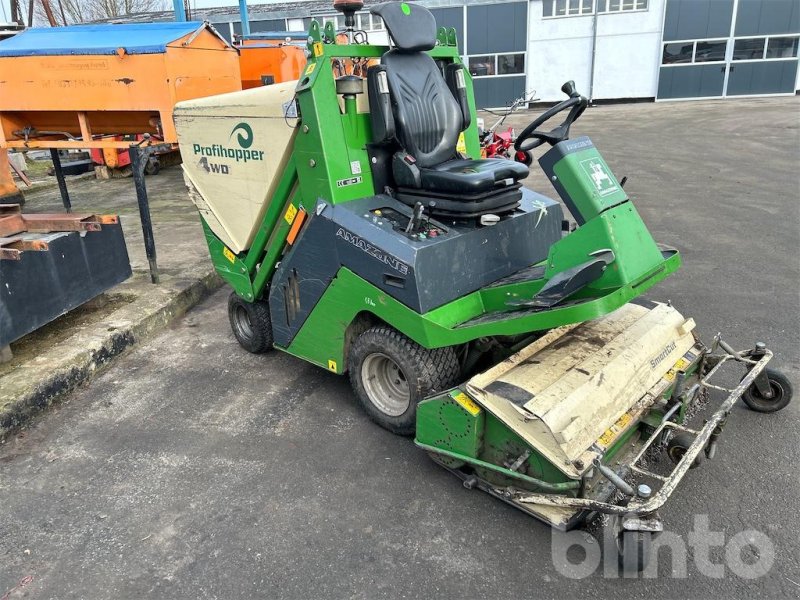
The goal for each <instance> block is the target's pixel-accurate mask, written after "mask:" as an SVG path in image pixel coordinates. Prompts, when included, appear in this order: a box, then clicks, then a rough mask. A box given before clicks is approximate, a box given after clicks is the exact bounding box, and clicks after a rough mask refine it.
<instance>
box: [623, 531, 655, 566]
mask: <svg viewBox="0 0 800 600" xmlns="http://www.w3.org/2000/svg"><path fill="white" fill-rule="evenodd" d="M652 541H653V534H652V533H650V532H648V531H621V532H620V533H619V534H618V535H617V553H618V558H619V566H620V568H621V569H622V572H623V573H638V572H640V571H643V570H644V569H645V567H647V564H648V563H649V562H650V547H651V544H652Z"/></svg>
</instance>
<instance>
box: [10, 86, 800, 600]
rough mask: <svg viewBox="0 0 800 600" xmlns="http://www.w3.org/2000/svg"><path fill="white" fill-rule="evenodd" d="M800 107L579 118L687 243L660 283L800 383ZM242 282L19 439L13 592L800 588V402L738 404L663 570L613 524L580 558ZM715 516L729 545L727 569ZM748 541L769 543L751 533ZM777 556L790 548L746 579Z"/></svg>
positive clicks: (129, 594) (748, 105) (696, 476)
mask: <svg viewBox="0 0 800 600" xmlns="http://www.w3.org/2000/svg"><path fill="white" fill-rule="evenodd" d="M799 109H800V103H799V102H798V100H797V99H796V98H788V99H786V98H783V99H756V100H740V101H728V102H693V103H670V104H656V105H653V104H649V105H629V106H611V107H600V108H595V109H592V110H590V111H587V113H586V115H585V116H584V117H583V118H582V119H581V121H579V122H578V124H577V125H576V126H575V127H574V129H573V135H578V134H584V133H585V134H589V135H590V136H591V137H592V138H593V139H594V141H595V143H596V145H597V146H598V147H599V148H600V150H601V152H603V154H604V156H605V157H606V159H607V161H608V162H609V164H610V165H611V167H612V169H614V171H615V172H616V173H617V175H618V176H619V177H621V176H622V175H628V177H629V182H628V184H627V186H626V190H627V191H628V192H629V194H630V195H631V196H632V197H633V199H634V201H635V203H636V205H637V207H638V208H639V210H640V212H641V213H642V215H643V217H644V219H645V221H646V222H647V223H648V225H649V226H650V228H651V230H652V232H653V233H654V235H655V236H656V238H657V239H658V240H659V241H661V242H664V243H666V244H670V245H674V246H677V247H678V248H679V249H680V250H681V252H682V253H683V256H684V262H685V264H684V266H683V267H682V269H681V270H680V271H679V272H678V273H677V274H675V275H674V276H672V277H671V278H670V279H669V280H667V281H666V282H664V283H662V284H660V285H659V286H657V287H656V288H654V289H653V290H652V291H651V293H650V294H649V297H650V298H652V299H659V300H667V299H670V300H672V302H673V304H674V305H675V306H676V307H677V308H679V309H680V310H682V312H684V314H686V315H691V316H693V317H694V318H695V319H696V321H697V323H698V326H699V330H700V332H701V333H702V334H703V335H705V336H706V337H708V336H709V335H713V334H714V333H716V332H717V331H724V332H726V335H727V338H728V339H729V340H730V341H731V342H732V343H733V344H734V345H736V346H740V347H743V346H749V345H750V344H751V343H752V342H754V341H755V340H764V341H766V342H767V343H768V344H769V346H770V347H771V348H772V349H773V350H774V351H775V352H776V359H775V364H776V365H778V364H780V365H781V367H782V368H783V369H784V371H785V372H786V373H787V374H788V375H789V377H790V378H791V379H792V381H793V382H795V386H796V387H800V337H799V333H800V326H799V323H798V320H799V319H800V259H798V246H800V202H799V200H800V174H799V173H800V169H798V166H800V165H799V164H798V162H799V159H800V129H798V125H799V124H800V110H799ZM530 118H531V115H516V116H515V117H514V122H515V124H516V123H518V124H524V123H525V122H526V121H527V120H528V119H530ZM529 183H530V184H531V185H532V186H533V187H534V188H535V189H537V190H539V191H544V192H548V193H549V190H548V189H547V188H546V187H545V186H546V183H545V182H544V181H543V179H542V178H541V177H539V176H534V177H532V178H531V180H530V182H529ZM187 202H188V199H187ZM226 298H227V292H226V291H224V290H222V291H220V292H217V293H216V294H214V295H213V296H211V297H210V298H208V299H207V300H206V301H204V302H203V303H201V304H200V305H199V306H197V307H196V308H195V309H193V310H192V311H191V312H189V313H188V314H187V315H186V316H185V317H184V318H183V319H182V320H180V321H178V322H176V323H175V324H174V325H173V326H172V328H171V329H168V330H165V331H163V332H162V333H161V334H159V335H157V336H155V337H153V338H151V339H150V340H149V341H147V342H145V343H143V344H141V345H139V346H136V347H134V348H133V349H132V350H131V351H129V352H128V353H127V354H126V355H125V356H123V357H122V358H120V359H119V360H117V361H116V362H115V363H114V364H113V365H112V366H111V367H110V368H108V369H107V370H106V371H105V372H103V373H102V374H100V375H99V376H98V377H97V378H96V379H95V380H94V381H92V382H91V383H90V384H89V385H88V386H86V387H84V388H83V389H80V390H78V391H77V392H75V393H73V394H72V395H71V396H70V397H69V398H68V399H67V400H66V401H64V402H63V403H62V404H60V405H59V406H57V407H55V408H53V409H52V410H51V411H49V412H48V413H47V414H45V415H42V416H41V417H39V418H38V419H36V420H35V421H34V422H33V423H32V424H31V425H30V426H29V427H28V428H26V429H25V430H22V431H20V432H18V433H17V434H15V435H13V436H11V437H9V438H8V439H6V440H5V442H4V443H3V444H2V445H0V597H2V596H1V595H2V594H3V593H5V592H6V591H7V590H11V592H10V594H9V597H10V598H22V597H25V598H92V599H94V598H98V599H99V598H170V599H178V598H192V599H194V598H255V597H258V598H326V597H335V598H342V597H355V598H426V599H427V598H478V597H493V598H520V597H525V598H602V599H603V600H609V599H611V598H647V599H648V600H650V599H660V598H723V597H724V598H754V597H770V598H771V597H781V598H796V597H798V596H800V533H798V532H799V531H800V527H798V523H797V507H798V495H799V494H800V478H799V477H798V471H797V465H798V463H799V462H800V444H798V439H799V437H800V436H798V429H800V427H798V426H799V425H800V408H799V407H800V401H795V403H794V404H793V405H791V406H790V407H788V408H787V409H786V410H785V411H783V412H782V413H779V414H774V415H760V414H756V413H753V412H750V411H749V410H747V409H746V408H745V407H744V406H737V407H736V409H735V410H734V412H733V415H732V417H731V419H730V421H729V423H728V425H727V427H726V430H725V435H724V436H723V438H722V440H721V444H720V448H719V451H718V455H717V458H716V459H715V460H714V461H710V462H707V463H706V464H705V465H704V466H703V467H702V468H701V469H698V470H694V471H691V472H690V474H689V475H688V476H687V478H686V480H685V481H684V484H683V485H682V487H681V488H680V489H679V490H678V492H676V494H675V495H674V496H673V498H672V499H671V501H670V502H669V503H668V504H667V506H666V507H665V509H664V510H663V512H662V516H663V518H664V520H665V522H666V527H667V530H668V531H667V534H666V535H667V536H668V537H670V536H671V538H670V539H671V540H672V544H673V551H672V553H669V552H661V553H659V556H658V560H657V566H658V569H657V571H655V572H653V573H651V575H656V576H655V577H647V578H644V577H642V578H638V579H623V578H620V577H619V575H618V573H617V572H616V570H615V569H612V568H604V566H603V564H600V565H599V566H598V567H597V568H596V569H588V570H586V572H582V571H580V568H579V567H580V565H581V564H583V565H584V566H585V565H586V564H588V563H586V561H585V560H583V559H584V558H585V559H586V560H590V559H591V560H593V557H594V556H595V554H596V553H595V550H593V549H592V546H591V543H590V542H591V541H590V540H589V538H587V537H585V536H584V537H581V538H569V539H570V540H571V541H577V540H583V542H582V543H584V544H585V549H584V550H580V549H579V548H577V547H573V549H572V550H571V551H570V554H569V555H568V556H569V560H571V561H572V562H574V563H578V565H579V566H578V567H572V568H569V567H566V566H565V565H564V563H563V561H562V560H561V556H560V554H559V553H560V549H562V548H563V546H564V544H563V542H564V538H563V537H561V536H558V535H555V536H554V535H553V534H552V533H551V531H550V529H549V528H548V527H547V526H545V525H543V524H541V523H539V522H538V521H535V520H534V519H532V518H530V517H528V516H526V515H524V514H522V513H521V512H519V511H516V510H514V509H513V508H511V507H509V506H507V505H504V504H503V503H501V502H499V501H498V500H496V499H493V498H491V497H489V496H487V495H485V494H483V493H481V492H479V491H469V490H466V489H464V488H463V487H462V486H461V485H460V483H459V482H458V480H457V479H456V478H454V477H453V476H452V475H451V474H449V473H447V472H446V471H445V470H443V469H442V468H441V467H439V466H437V465H436V464H434V463H433V462H432V461H431V460H430V459H429V458H428V457H427V456H426V455H425V453H423V452H421V451H420V450H418V449H417V448H415V447H414V445H413V443H412V442H411V440H409V439H406V438H402V437H396V436H394V435H391V434H390V433H388V432H386V431H384V430H382V429H380V428H378V427H377V426H375V425H373V424H372V423H371V422H370V421H369V420H368V419H367V418H366V416H365V415H364V414H363V413H362V412H361V411H360V409H359V408H358V406H357V403H356V402H355V400H354V398H353V394H352V392H351V390H350V386H349V383H348V381H347V379H346V378H342V377H337V376H336V375H333V374H331V373H328V372H326V371H324V370H322V369H319V368H317V367H314V366H312V365H310V364H307V363H305V362H303V361H301V360H299V359H296V358H294V357H292V356H290V355H287V354H283V353H281V352H278V351H274V352H271V353H269V354H266V355H262V356H253V355H249V354H247V353H246V352H244V351H243V350H241V349H240V348H239V347H238V345H237V344H236V342H235V341H234V339H233V337H232V335H231V333H230V331H229V327H228V323H227V314H226ZM704 524H705V525H707V528H708V530H709V531H710V532H712V533H709V532H705V533H702V532H701V531H700V530H701V528H702V526H703V525H704ZM593 531H594V533H595V535H597V536H599V537H601V538H602V535H601V530H600V529H599V528H597V527H595V528H594V530H593ZM698 532H700V533H699V534H698ZM698 535H699V537H700V538H701V539H705V540H708V541H711V542H712V543H714V544H716V548H715V549H714V550H713V551H712V552H711V554H710V559H709V560H710V562H711V563H713V564H716V565H717V569H716V570H714V569H710V568H709V565H708V564H706V563H705V562H704V561H703V556H702V554H703V552H701V551H700V550H699V546H698V544H697V541H698ZM742 540H745V541H748V542H749V545H747V547H746V549H745V552H743V553H742V554H739V553H734V552H732V551H730V548H734V547H736V543H738V542H741V541H742ZM595 543H597V542H595ZM681 548H683V549H687V548H688V551H687V552H686V553H685V555H684V554H682V552H681ZM726 550H728V551H727V552H726ZM734 554H736V556H734ZM584 555H585V557H584ZM613 560H616V559H615V557H613ZM737 561H738V562H737ZM739 563H741V564H739ZM742 564H744V565H745V566H744V567H742V566H741V565H742ZM754 564H755V565H759V564H760V565H762V566H763V565H767V564H769V565H770V568H769V569H768V572H767V573H766V574H765V575H763V576H761V577H757V578H754V579H748V578H746V577H743V576H742V575H743V574H747V568H746V567H747V566H748V565H754ZM737 565H738V566H737ZM590 566H591V565H590ZM720 567H721V569H722V571H721V575H722V576H721V577H720V576H718V575H720V572H719V568H720ZM577 574H584V575H586V577H585V578H583V579H577V578H576V575H577Z"/></svg>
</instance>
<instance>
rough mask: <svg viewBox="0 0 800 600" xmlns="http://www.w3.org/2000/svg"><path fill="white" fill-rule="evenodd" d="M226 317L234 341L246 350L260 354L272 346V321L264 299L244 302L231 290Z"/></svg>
mask: <svg viewBox="0 0 800 600" xmlns="http://www.w3.org/2000/svg"><path fill="white" fill-rule="evenodd" d="M228 319H229V320H230V322H231V330H233V335H234V337H235V338H236V341H237V342H239V345H240V346H241V347H242V348H244V349H245V350H247V351H248V352H252V353H253V354H261V353H262V352H266V351H267V350H270V349H271V348H272V344H273V338H272V321H271V320H270V317H269V304H267V302H266V301H264V300H256V301H255V302H246V301H244V300H242V299H241V298H240V297H239V296H238V295H237V294H236V292H231V295H230V296H229V297H228Z"/></svg>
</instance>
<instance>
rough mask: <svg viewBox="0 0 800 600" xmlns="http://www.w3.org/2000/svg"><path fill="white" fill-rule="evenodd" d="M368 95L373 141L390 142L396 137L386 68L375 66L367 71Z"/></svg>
mask: <svg viewBox="0 0 800 600" xmlns="http://www.w3.org/2000/svg"><path fill="white" fill-rule="evenodd" d="M367 93H368V95H369V116H370V121H371V122H372V140H373V141H374V142H376V143H383V142H388V141H390V140H392V139H394V137H395V128H394V115H393V114H392V97H391V95H390V93H389V82H388V79H387V77H386V67H385V66H383V65H375V66H372V67H370V68H369V69H368V70H367Z"/></svg>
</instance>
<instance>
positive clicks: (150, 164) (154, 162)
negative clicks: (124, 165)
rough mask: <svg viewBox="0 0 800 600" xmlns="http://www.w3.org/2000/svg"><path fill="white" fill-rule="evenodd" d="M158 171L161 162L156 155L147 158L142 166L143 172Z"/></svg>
mask: <svg viewBox="0 0 800 600" xmlns="http://www.w3.org/2000/svg"><path fill="white" fill-rule="evenodd" d="M159 171H161V163H160V162H159V160H158V159H157V158H156V157H154V156H151V157H150V158H149V159H148V160H147V164H146V165H145V166H144V172H145V173H146V174H147V175H158V172H159Z"/></svg>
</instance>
